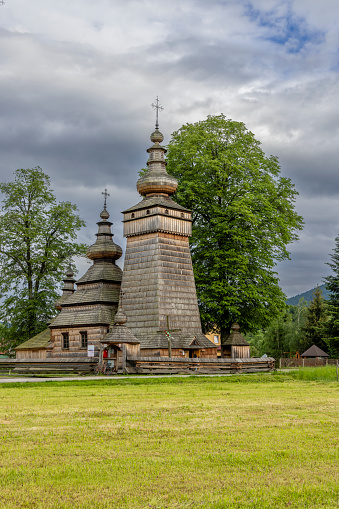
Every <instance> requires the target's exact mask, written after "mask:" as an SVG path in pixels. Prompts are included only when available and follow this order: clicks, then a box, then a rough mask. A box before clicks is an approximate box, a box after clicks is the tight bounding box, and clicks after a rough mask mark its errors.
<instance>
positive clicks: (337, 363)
mask: <svg viewBox="0 0 339 509" xmlns="http://www.w3.org/2000/svg"><path fill="white" fill-rule="evenodd" d="M338 366H339V364H338V361H337V365H336V368H337V382H338V381H339V380H338Z"/></svg>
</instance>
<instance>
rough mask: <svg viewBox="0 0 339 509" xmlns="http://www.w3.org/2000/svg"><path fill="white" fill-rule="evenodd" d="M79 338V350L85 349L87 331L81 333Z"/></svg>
mask: <svg viewBox="0 0 339 509" xmlns="http://www.w3.org/2000/svg"><path fill="white" fill-rule="evenodd" d="M80 337H81V348H87V346H88V339H87V330H85V331H81V332H80Z"/></svg>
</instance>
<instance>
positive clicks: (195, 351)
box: [189, 347, 200, 359]
mask: <svg viewBox="0 0 339 509" xmlns="http://www.w3.org/2000/svg"><path fill="white" fill-rule="evenodd" d="M189 357H190V359H197V358H199V357H200V348H195V347H193V348H192V347H190V349H189Z"/></svg>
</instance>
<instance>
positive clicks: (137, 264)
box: [122, 233, 201, 337]
mask: <svg viewBox="0 0 339 509" xmlns="http://www.w3.org/2000/svg"><path fill="white" fill-rule="evenodd" d="M122 290H123V292H124V310H125V313H126V315H127V317H128V327H129V329H130V330H132V332H133V333H134V334H135V335H136V336H137V337H138V333H137V331H138V330H140V331H141V330H142V329H145V328H153V330H154V328H159V327H162V328H164V327H166V325H167V316H169V319H170V328H180V329H181V331H182V332H184V333H185V332H187V333H189V334H191V333H193V335H194V332H201V324H200V315H199V309H198V304H197V298H196V289H195V282H194V275H193V267H192V261H191V254H190V249H189V242H188V238H187V237H186V238H185V237H182V236H180V235H174V234H166V233H153V234H147V235H141V236H138V237H129V238H128V239H127V247H126V256H125V266H124V276H123V283H122ZM134 331H135V332H134Z"/></svg>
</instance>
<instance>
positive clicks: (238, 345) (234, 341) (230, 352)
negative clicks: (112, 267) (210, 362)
mask: <svg viewBox="0 0 339 509" xmlns="http://www.w3.org/2000/svg"><path fill="white" fill-rule="evenodd" d="M221 357H226V358H231V359H248V358H250V357H251V355H250V344H249V343H248V342H247V341H246V339H245V338H244V336H243V335H242V334H241V333H240V326H239V325H238V324H237V323H236V322H235V323H234V324H233V325H232V327H231V331H230V334H229V336H228V338H227V339H226V340H224V341H223V342H222V343H221Z"/></svg>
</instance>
